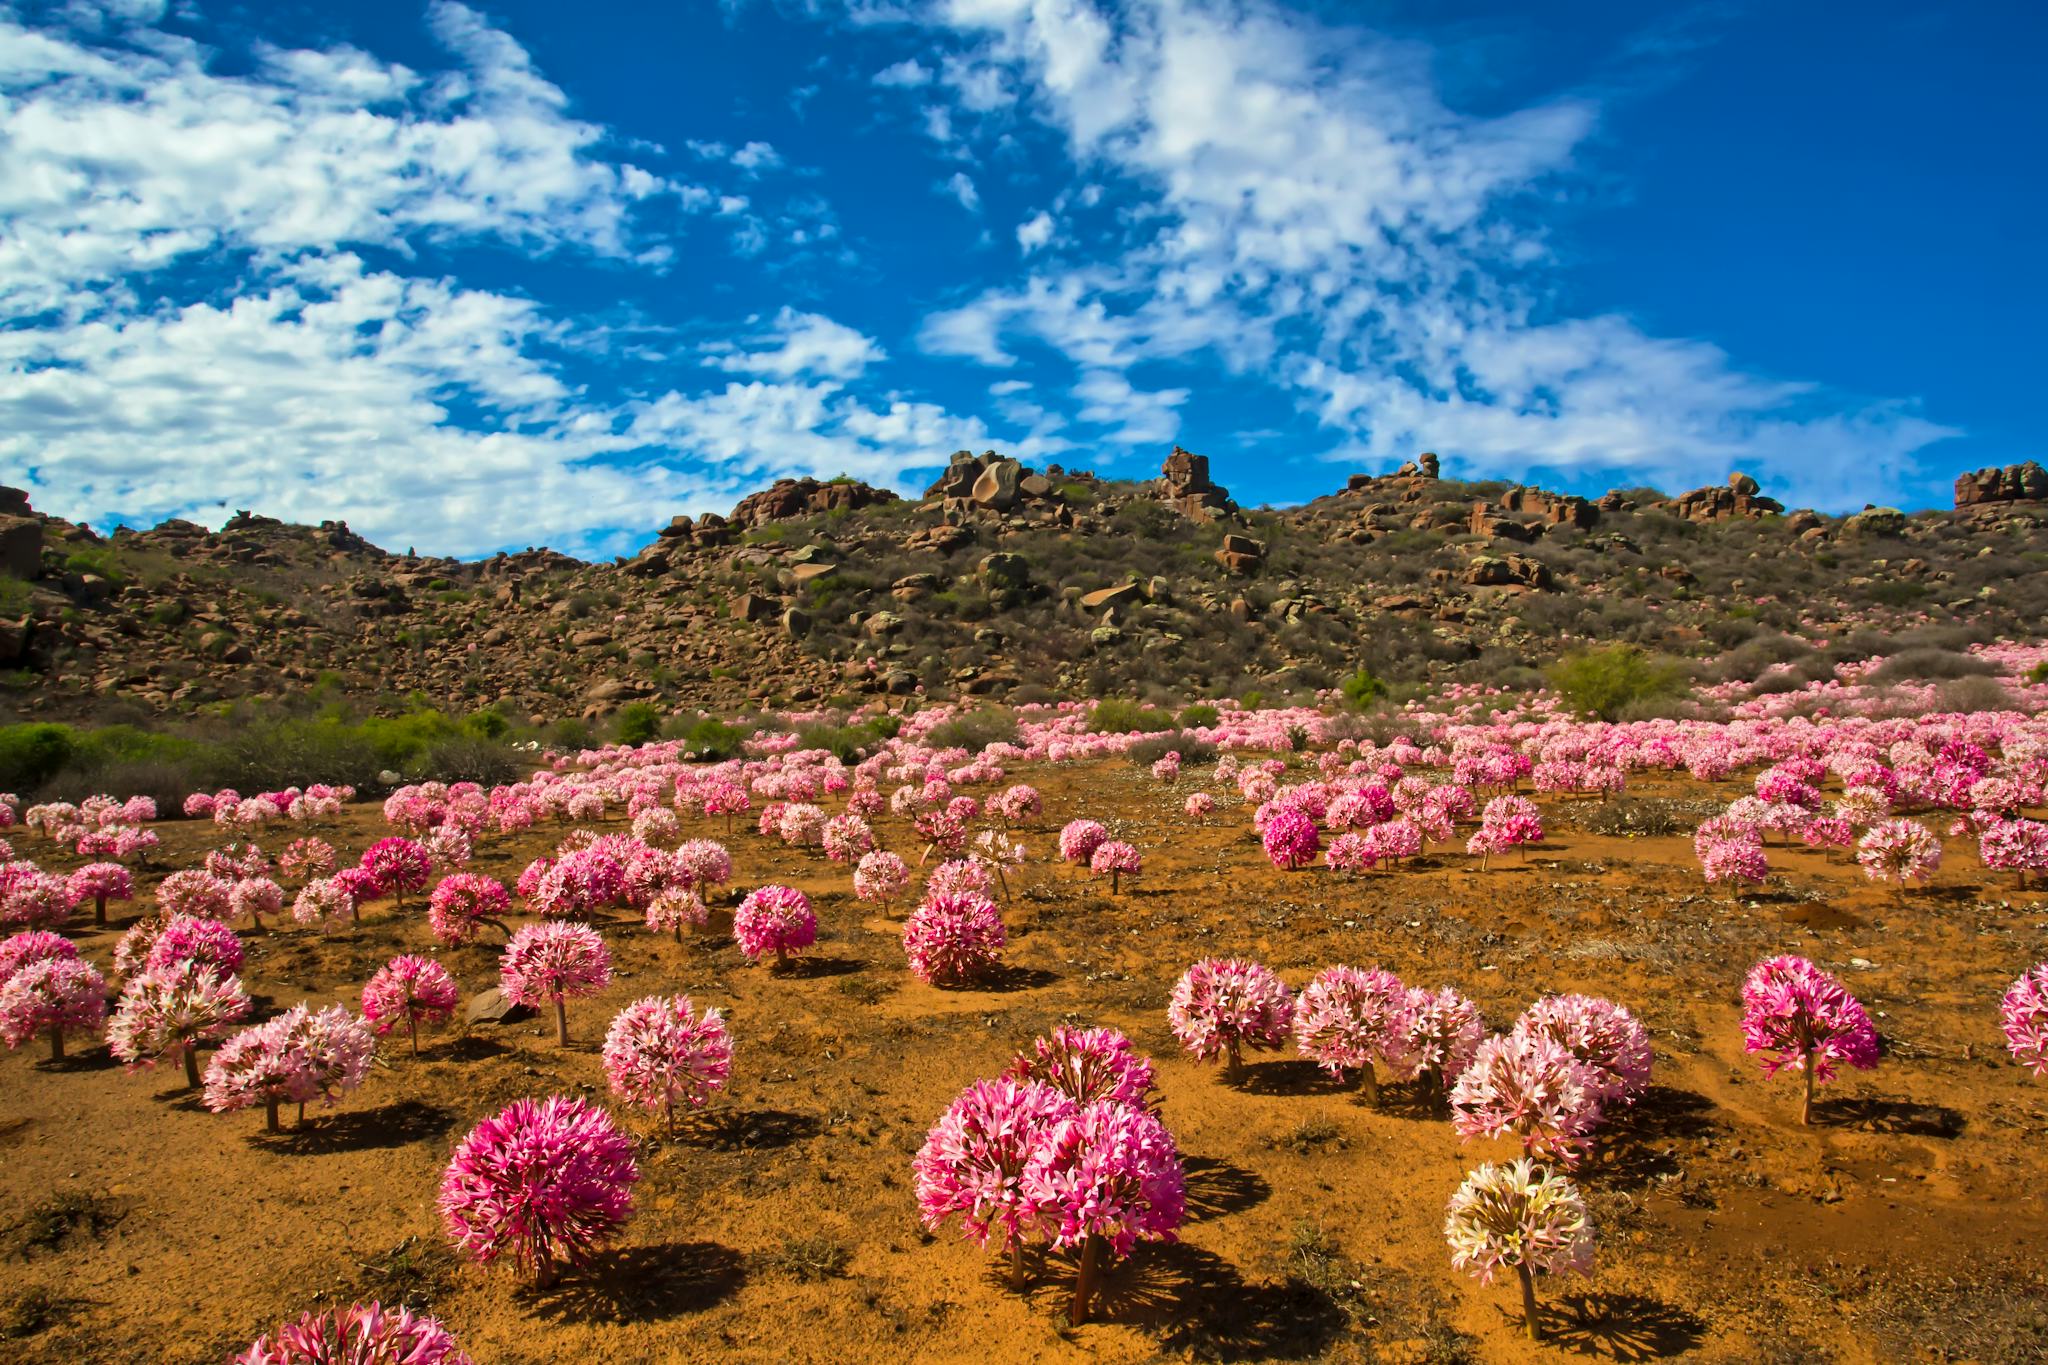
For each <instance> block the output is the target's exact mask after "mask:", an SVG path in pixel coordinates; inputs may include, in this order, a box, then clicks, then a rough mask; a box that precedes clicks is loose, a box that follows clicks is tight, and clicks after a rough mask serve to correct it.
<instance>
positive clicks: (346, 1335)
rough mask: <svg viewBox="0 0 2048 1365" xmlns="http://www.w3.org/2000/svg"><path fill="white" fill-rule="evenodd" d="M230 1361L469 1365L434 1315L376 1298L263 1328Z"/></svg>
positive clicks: (251, 1364)
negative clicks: (418, 1313)
mask: <svg viewBox="0 0 2048 1365" xmlns="http://www.w3.org/2000/svg"><path fill="white" fill-rule="evenodd" d="M234 1365H474V1362H473V1361H472V1360H471V1359H470V1357H469V1356H467V1355H465V1354H463V1353H462V1352H461V1351H460V1350H458V1349H457V1348H456V1343H455V1338H454V1337H452V1336H450V1335H449V1333H448V1330H447V1329H446V1328H445V1327H443V1326H442V1325H441V1324H440V1323H439V1322H438V1321H437V1320H435V1319H433V1318H423V1317H414V1316H413V1315H412V1313H411V1312H409V1311H408V1310H407V1309H405V1308H403V1307H400V1308H386V1307H385V1306H384V1305H383V1304H381V1303H374V1302H372V1303H357V1304H351V1305H350V1306H349V1308H348V1311H347V1312H340V1311H337V1310H333V1309H330V1310H327V1311H325V1312H320V1313H307V1314H304V1315H303V1316H301V1317H300V1318H299V1319H298V1320H297V1321H296V1322H288V1323H286V1324H284V1325H283V1326H282V1327H279V1328H278V1329H277V1331H276V1333H275V1334H270V1333H266V1334H264V1335H263V1336H260V1337H258V1338H256V1340H255V1341H253V1342H251V1343H250V1344H249V1348H248V1349H247V1350H245V1351H243V1352H242V1353H241V1354H240V1355H238V1356H236V1357H235V1359H234Z"/></svg>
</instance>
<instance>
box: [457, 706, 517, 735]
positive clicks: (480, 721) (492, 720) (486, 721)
mask: <svg viewBox="0 0 2048 1365" xmlns="http://www.w3.org/2000/svg"><path fill="white" fill-rule="evenodd" d="M462 732H463V733H464V734H466V735H474V736H475V737H476V738H478V739H503V738H504V737H505V736H506V735H508V734H510V733H511V732H512V722H511V721H509V720H507V719H506V718H505V713H504V712H502V711H500V710H498V708H496V707H495V706H486V707H484V708H482V709H481V710H478V711H472V712H470V713H469V714H468V715H466V716H464V717H463V718H462Z"/></svg>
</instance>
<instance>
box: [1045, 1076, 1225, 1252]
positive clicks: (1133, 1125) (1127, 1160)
mask: <svg viewBox="0 0 2048 1365" xmlns="http://www.w3.org/2000/svg"><path fill="white" fill-rule="evenodd" d="M1022 1189H1023V1195H1024V1198H1025V1200H1026V1201H1028V1202H1029V1203H1030V1204H1031V1205H1033V1206H1034V1207H1035V1208H1036V1209H1037V1211H1038V1214H1039V1218H1040V1221H1041V1224H1042V1226H1043V1228H1044V1231H1045V1234H1046V1236H1047V1238H1048V1239H1049V1240H1050V1241H1051V1242H1052V1244H1053V1245H1054V1246H1059V1247H1070V1246H1077V1245H1079V1244H1080V1243H1082V1242H1084V1241H1086V1240H1087V1239H1088V1238H1090V1237H1100V1238H1102V1239H1103V1240H1104V1241H1106V1242H1108V1243H1109V1245H1110V1247H1111V1249H1112V1250H1114V1251H1115V1252H1116V1254H1117V1255H1119V1256H1123V1255H1127V1254H1128V1253H1129V1252H1130V1249H1131V1247H1132V1245H1133V1244H1134V1243H1136V1242H1137V1241H1138V1240H1139V1239H1141V1238H1142V1239H1144V1240H1147V1241H1168V1242H1170V1241H1172V1240H1174V1237H1175V1230H1176V1229H1177V1228H1179V1227H1180V1224H1181V1220H1182V1219H1183V1218H1185V1217H1186V1215H1187V1180H1186V1176H1185V1175H1184V1173H1183V1172H1182V1170H1181V1164H1180V1152H1179V1149H1178V1148H1176V1147H1175V1146H1174V1141H1173V1135H1172V1134H1171V1133H1169V1132H1167V1131H1166V1125H1165V1124H1163V1123H1161V1122H1160V1121H1159V1119H1158V1118H1157V1116H1155V1115H1153V1114H1150V1113H1148V1112H1146V1111H1145V1110H1143V1109H1134V1108H1132V1107H1131V1106H1130V1105H1128V1104H1118V1103H1116V1102H1115V1101H1114V1100H1104V1101H1099V1102H1097V1103H1095V1104H1090V1105H1086V1106H1084V1107H1083V1108H1081V1109H1080V1110H1078V1111H1077V1112H1074V1113H1072V1114H1069V1115H1068V1116H1067V1117H1065V1118H1062V1119H1060V1120H1058V1121H1057V1122H1056V1123H1054V1125H1053V1127H1052V1130H1051V1131H1050V1132H1049V1133H1047V1134H1046V1135H1045V1137H1044V1138H1043V1139H1041V1140H1040V1141H1039V1142H1037V1143H1036V1144H1035V1145H1034V1146H1033V1149H1032V1152H1031V1158H1030V1161H1029V1162H1028V1163H1027V1164H1026V1166H1025V1168H1024V1179H1023V1182H1022Z"/></svg>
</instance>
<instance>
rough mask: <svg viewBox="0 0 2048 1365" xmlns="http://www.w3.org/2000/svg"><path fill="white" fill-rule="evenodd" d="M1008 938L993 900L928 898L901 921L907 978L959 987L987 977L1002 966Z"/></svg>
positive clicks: (961, 896) (971, 896)
mask: <svg viewBox="0 0 2048 1365" xmlns="http://www.w3.org/2000/svg"><path fill="white" fill-rule="evenodd" d="M1007 938H1008V935H1007V933H1006V932H1005V930H1004V928H1003V917H1002V913H1001V912H1000V911H998V910H997V909H996V906H995V902H994V901H992V900H990V899H988V897H987V896H984V895H976V894H973V893H971V892H969V893H964V894H954V893H945V892H941V893H937V894H934V895H929V896H927V897H926V898H925V901H924V903H923V904H922V905H920V906H918V907H917V909H915V910H913V911H911V912H910V917H909V918H908V919H907V920H905V921H904V922H903V951H904V954H905V956H907V957H908V958H909V959H910V971H911V975H913V976H915V977H916V978H917V979H918V980H920V981H923V982H925V983H927V984H928V985H936V986H957V985H963V984H966V983H967V982H970V981H974V980H977V979H979V978H981V977H984V976H987V975H988V974H989V973H990V972H991V971H993V970H994V969H995V967H996V965H997V964H998V963H999V962H1001V960H1002V955H1003V945H1004V943H1005V942H1006V941H1007Z"/></svg>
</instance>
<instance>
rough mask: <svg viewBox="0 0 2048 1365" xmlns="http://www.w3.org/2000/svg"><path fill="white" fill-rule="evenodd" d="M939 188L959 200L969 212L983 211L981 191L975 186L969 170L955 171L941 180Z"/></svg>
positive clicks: (961, 205) (941, 191) (962, 206)
mask: <svg viewBox="0 0 2048 1365" xmlns="http://www.w3.org/2000/svg"><path fill="white" fill-rule="evenodd" d="M938 189H939V192H940V193H942V194H949V195H951V196H952V197H953V198H954V199H956V200H958V201H959V204H960V207H961V208H963V209H966V210H967V211H968V212H969V213H979V212H981V192H980V191H979V190H977V189H975V188H974V178H973V177H972V176H970V175H968V174H967V172H965V171H955V172H953V173H952V174H951V175H949V176H947V177H946V178H945V180H943V181H942V182H940V184H939V185H938Z"/></svg>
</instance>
